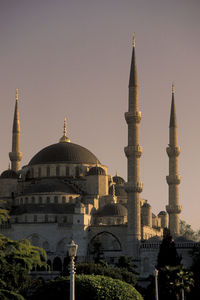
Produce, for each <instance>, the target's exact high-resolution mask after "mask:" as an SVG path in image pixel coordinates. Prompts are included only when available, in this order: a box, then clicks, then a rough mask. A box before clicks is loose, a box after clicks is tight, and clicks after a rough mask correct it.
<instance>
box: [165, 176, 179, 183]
mask: <svg viewBox="0 0 200 300" xmlns="http://www.w3.org/2000/svg"><path fill="white" fill-rule="evenodd" d="M166 180H167V183H168V184H169V185H172V184H180V182H181V176H180V175H169V176H166Z"/></svg>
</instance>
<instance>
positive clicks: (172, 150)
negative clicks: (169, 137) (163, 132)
mask: <svg viewBox="0 0 200 300" xmlns="http://www.w3.org/2000/svg"><path fill="white" fill-rule="evenodd" d="M166 151H167V154H168V156H169V157H176V156H179V154H180V152H181V148H180V147H173V146H170V145H169V147H167V148H166Z"/></svg>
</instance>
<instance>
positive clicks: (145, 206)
mask: <svg viewBox="0 0 200 300" xmlns="http://www.w3.org/2000/svg"><path fill="white" fill-rule="evenodd" d="M150 207H151V205H150V204H149V203H147V202H146V203H144V204H143V205H142V208H150Z"/></svg>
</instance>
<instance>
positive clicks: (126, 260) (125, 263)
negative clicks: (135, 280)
mask: <svg viewBox="0 0 200 300" xmlns="http://www.w3.org/2000/svg"><path fill="white" fill-rule="evenodd" d="M116 267H118V268H124V269H127V271H129V272H132V273H134V274H137V272H136V271H135V268H136V265H135V264H134V259H133V257H128V256H120V257H119V259H118V262H117V263H116Z"/></svg>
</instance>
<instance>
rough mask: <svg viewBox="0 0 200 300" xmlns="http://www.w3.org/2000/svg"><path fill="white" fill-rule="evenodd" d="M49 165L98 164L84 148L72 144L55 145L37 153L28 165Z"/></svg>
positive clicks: (93, 156) (94, 157) (92, 155)
mask: <svg viewBox="0 0 200 300" xmlns="http://www.w3.org/2000/svg"><path fill="white" fill-rule="evenodd" d="M51 163H75V164H76V163H80V164H83V163H85V164H96V163H100V162H99V160H98V159H97V157H96V156H95V155H94V154H93V153H92V152H90V151H89V150H87V149H86V148H84V147H82V146H80V145H77V144H73V143H57V144H53V145H50V146H48V147H45V148H44V149H42V150H41V151H39V152H38V153H37V154H36V155H35V156H34V157H33V158H32V159H31V160H30V162H29V165H38V164H51Z"/></svg>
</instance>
